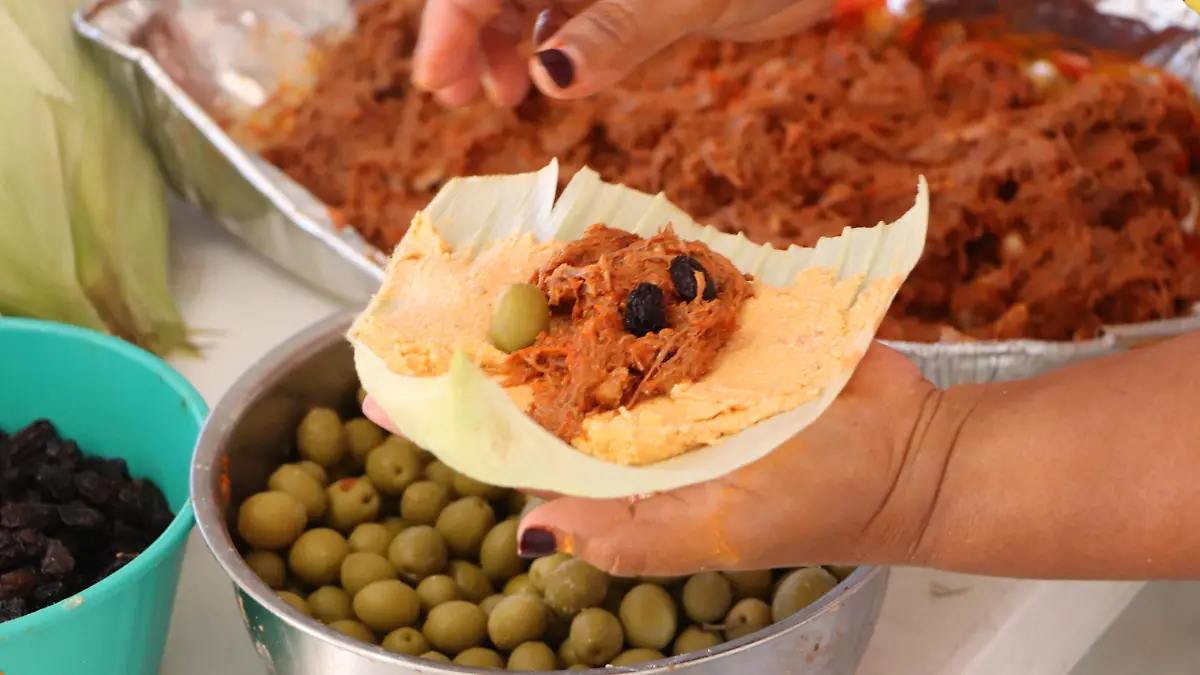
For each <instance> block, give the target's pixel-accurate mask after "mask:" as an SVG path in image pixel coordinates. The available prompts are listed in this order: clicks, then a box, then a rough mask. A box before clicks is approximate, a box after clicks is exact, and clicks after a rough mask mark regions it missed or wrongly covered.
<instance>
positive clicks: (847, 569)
mask: <svg viewBox="0 0 1200 675" xmlns="http://www.w3.org/2000/svg"><path fill="white" fill-rule="evenodd" d="M825 569H826V570H829V573H830V574H832V575H833V576H834V578H835V579H837V580H838V581H845V579H846V577H848V576H850V575H851V574H854V570H856V569H858V568H857V567H855V566H854V565H826V566H825Z"/></svg>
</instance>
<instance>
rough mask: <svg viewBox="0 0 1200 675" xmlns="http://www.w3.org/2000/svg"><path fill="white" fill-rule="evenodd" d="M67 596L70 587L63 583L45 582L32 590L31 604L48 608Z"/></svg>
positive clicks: (69, 592) (69, 593)
mask: <svg viewBox="0 0 1200 675" xmlns="http://www.w3.org/2000/svg"><path fill="white" fill-rule="evenodd" d="M69 595H71V587H70V586H69V585H68V584H67V583H66V582H65V581H47V582H45V583H41V584H38V585H37V587H36V588H34V589H33V602H34V604H35V605H37V606H38V607H48V606H50V605H53V604H54V603H56V602H58V601H59V600H65V599H66V598H67V596H69Z"/></svg>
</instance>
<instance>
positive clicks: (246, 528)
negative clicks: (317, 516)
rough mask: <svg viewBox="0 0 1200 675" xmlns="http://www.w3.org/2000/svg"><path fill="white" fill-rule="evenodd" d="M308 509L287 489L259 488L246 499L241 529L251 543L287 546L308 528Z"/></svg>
mask: <svg viewBox="0 0 1200 675" xmlns="http://www.w3.org/2000/svg"><path fill="white" fill-rule="evenodd" d="M307 522H308V511H307V510H306V509H305V508H304V504H303V503H302V502H301V501H300V500H299V499H296V498H295V497H293V496H292V495H290V494H288V493H286V492H275V491H271V492H259V493H258V494H256V495H251V496H250V497H249V498H248V499H246V501H244V502H242V506H241V508H239V509H238V519H237V530H238V534H240V535H241V536H242V539H244V540H246V543H247V544H250V546H251V547H253V548H257V549H262V550H267V551H273V550H278V549H281V548H286V547H287V546H288V545H290V544H291V543H292V542H294V541H296V538H297V537H299V536H300V534H301V533H303V532H304V526H305V524H306V523H307Z"/></svg>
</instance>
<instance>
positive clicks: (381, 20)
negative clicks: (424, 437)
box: [264, 0, 1200, 341]
mask: <svg viewBox="0 0 1200 675" xmlns="http://www.w3.org/2000/svg"><path fill="white" fill-rule="evenodd" d="M420 6H421V5H420V2H416V1H414V0H373V1H371V2H367V3H366V4H364V5H363V6H362V8H361V9H360V14H359V30H358V34H357V36H356V37H355V38H353V39H350V40H348V41H346V42H345V43H343V44H341V45H340V46H338V47H337V48H335V49H334V50H333V51H332V53H331V54H330V56H329V58H328V61H327V65H326V70H325V71H324V73H323V74H322V75H321V76H320V78H319V81H318V82H317V84H316V86H315V89H314V90H313V92H312V93H311V95H310V96H309V97H308V98H307V100H305V101H303V102H301V103H300V104H299V105H298V107H296V108H295V109H294V110H292V111H291V113H290V114H289V116H288V117H287V118H286V119H283V120H281V121H280V124H279V129H280V136H279V137H278V138H275V139H273V140H272V142H270V143H269V144H268V147H266V148H265V151H264V154H265V156H266V158H267V159H268V160H269V161H271V162H272V163H274V164H275V165H277V166H279V167H280V168H281V169H283V170H284V171H285V172H286V173H287V174H289V175H290V176H291V177H292V178H294V179H295V180H297V181H298V182H300V183H301V184H303V185H305V186H306V187H308V188H309V189H310V190H312V191H313V193H314V194H316V195H317V196H318V197H319V198H320V199H322V200H323V201H324V202H325V203H327V204H329V205H330V206H331V207H333V208H334V209H335V210H336V211H337V212H338V214H339V217H340V218H341V219H342V220H343V222H346V223H350V224H353V226H354V227H356V228H357V229H358V230H359V231H360V232H362V234H363V235H364V236H365V237H366V238H367V239H368V240H369V241H371V242H372V243H374V244H375V245H377V246H379V247H380V248H382V249H383V250H391V248H392V247H394V246H395V245H396V243H397V242H398V241H399V240H400V238H401V237H402V236H403V234H404V232H405V230H406V229H407V227H408V223H409V221H410V220H411V217H412V215H413V212H414V211H415V210H417V209H418V208H421V207H422V206H423V205H424V204H426V203H428V201H429V199H430V198H431V197H432V196H433V195H434V194H435V193H436V191H437V188H438V186H439V185H440V184H441V183H442V182H444V181H445V180H446V179H449V178H451V177H453V176H459V175H471V174H496V173H511V172H519V171H530V170H536V169H538V168H541V167H542V166H544V165H545V163H546V162H548V161H549V160H550V159H551V158H555V157H557V158H558V159H559V160H560V162H562V164H563V165H564V171H563V175H564V177H569V176H570V175H572V174H573V173H574V170H575V169H578V168H579V167H581V166H583V165H585V164H586V165H588V166H591V167H593V168H594V169H596V170H597V171H599V172H600V173H601V175H602V176H603V177H604V178H605V179H606V180H610V181H617V182H621V183H624V184H626V185H630V186H632V187H635V188H638V189H641V190H644V191H647V192H651V193H656V192H660V191H662V192H665V193H666V194H667V196H668V197H669V198H670V199H671V200H672V201H673V202H675V203H676V204H678V205H679V206H680V207H682V208H683V209H684V210H686V211H687V212H688V213H689V214H690V215H692V216H693V217H694V218H696V219H697V220H698V221H700V222H706V223H710V224H713V225H715V226H718V227H720V228H723V229H725V230H727V231H739V232H744V233H745V234H746V235H747V236H748V237H749V238H750V239H752V240H755V241H758V242H765V243H771V244H774V245H777V246H780V247H786V246H787V245H790V244H800V245H811V244H813V243H814V242H815V241H816V240H817V239H818V238H820V237H822V236H830V235H837V234H839V233H840V232H841V230H842V228H843V227H845V226H848V225H850V226H871V225H874V224H876V223H878V222H880V221H890V220H893V219H895V218H897V217H898V216H900V215H901V214H903V213H904V212H905V210H907V209H908V208H909V207H910V206H911V205H912V199H913V194H914V188H915V186H916V177H917V175H918V174H925V175H926V176H927V177H928V179H929V183H930V191H931V196H932V213H931V220H930V229H929V239H928V243H927V245H926V253H925V256H924V258H923V260H922V261H921V263H920V265H918V267H917V269H916V270H915V272H914V273H913V274H912V276H911V277H910V279H909V281H908V282H907V283H906V284H905V286H904V288H903V289H902V290H901V293H900V295H899V297H898V298H897V301H896V302H895V303H894V305H893V306H892V309H891V314H890V319H889V320H888V321H887V322H885V324H884V326H883V327H882V329H881V336H882V337H886V338H891V339H907V340H919V341H935V340H939V339H947V338H949V339H1009V338H1020V337H1028V338H1038V339H1048V340H1071V339H1080V338H1088V337H1092V336H1094V335H1095V334H1096V332H1097V330H1098V329H1099V328H1100V327H1101V326H1102V325H1106V324H1109V325H1111V324H1118V323H1134V322H1142V321H1148V320H1154V319H1163V318H1171V317H1175V316H1179V315H1181V314H1185V313H1187V312H1188V311H1189V310H1190V308H1191V306H1192V305H1193V303H1196V302H1198V301H1200V252H1198V251H1200V247H1198V246H1197V241H1196V238H1195V237H1194V236H1191V235H1188V234H1186V233H1185V232H1184V231H1183V229H1182V228H1181V227H1180V223H1181V221H1183V220H1185V219H1186V218H1188V215H1189V214H1190V213H1192V210H1193V208H1194V207H1195V205H1196V201H1195V200H1196V195H1195V190H1194V188H1193V184H1194V180H1195V177H1196V174H1198V173H1200V114H1198V113H1197V106H1196V104H1195V102H1194V101H1193V100H1192V98H1191V96H1190V94H1189V92H1188V91H1187V90H1186V88H1184V87H1183V86H1182V85H1180V83H1179V82H1178V81H1175V80H1173V79H1172V78H1170V77H1168V76H1165V75H1163V74H1161V73H1157V72H1156V71H1152V70H1149V69H1141V68H1138V67H1136V66H1134V65H1130V64H1124V63H1100V62H1099V61H1097V62H1096V65H1095V67H1090V68H1089V67H1074V69H1073V70H1072V69H1068V68H1065V66H1066V65H1069V64H1060V65H1063V66H1064V68H1059V69H1058V72H1060V73H1062V76H1061V77H1057V78H1050V79H1049V80H1047V78H1046V77H1044V76H1043V75H1039V74H1038V73H1039V71H1038V69H1036V68H1031V67H1030V60H1031V56H1030V54H1029V53H1027V50H1025V49H1024V48H1023V47H1020V46H1014V45H1013V44H1009V43H1007V42H1004V41H1003V40H1000V41H997V40H984V39H979V38H973V37H970V35H969V34H968V33H967V32H965V31H963V30H950V31H947V32H946V36H948V37H943V38H942V39H941V41H940V42H939V43H938V44H937V45H936V46H937V48H936V49H929V50H924V51H923V50H921V49H917V48H915V47H914V46H912V45H905V44H883V43H882V42H881V41H879V40H872V39H870V37H869V36H868V35H866V34H865V33H863V32H862V31H860V30H857V29H853V30H851V29H848V28H836V27H830V26H825V27H822V28H820V29H818V30H814V31H811V32H809V33H806V34H802V35H797V36H794V37H790V38H786V39H781V40H776V41H772V42H765V43H758V44H728V43H717V42H707V41H699V40H692V41H685V42H683V43H680V44H678V45H676V46H674V47H672V48H670V49H668V50H666V51H665V52H664V53H662V54H660V55H658V56H657V57H655V58H654V59H653V60H652V61H651V62H650V63H649V64H647V65H646V66H645V67H643V68H640V69H639V70H638V71H637V72H635V73H634V74H633V75H631V76H630V77H628V78H626V80H625V81H623V82H622V83H620V85H619V86H618V87H617V88H615V89H613V90H611V91H606V92H604V93H602V94H600V95H598V96H594V97H592V98H589V99H587V100H584V101H574V102H558V101H553V100H550V99H547V98H544V97H540V96H537V95H534V96H533V97H532V98H530V99H529V100H527V101H526V102H525V103H523V104H521V105H520V106H518V107H517V108H515V109H512V110H501V109H496V108H495V107H493V106H491V105H490V104H488V103H486V102H479V103H475V104H472V105H469V106H466V107H463V108H459V109H455V110H446V109H444V108H443V107H442V106H440V105H439V104H438V103H437V102H436V101H434V100H433V99H432V98H431V97H430V96H427V95H425V94H422V93H420V92H418V91H416V90H414V89H412V88H411V86H410V85H409V74H410V68H411V61H410V60H409V58H408V56H409V55H411V53H412V48H413V45H414V43H415V39H416V29H417V21H418V18H419V14H420ZM953 27H954V26H951V28H953ZM1039 58H1040V57H1039ZM1081 58H1082V57H1081ZM1077 60H1078V59H1077ZM1082 61H1083V63H1084V66H1086V65H1087V58H1082ZM1075 65H1076V66H1078V65H1079V64H1075ZM1068 70H1070V72H1069V73H1068Z"/></svg>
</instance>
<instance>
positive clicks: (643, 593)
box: [619, 584, 679, 649]
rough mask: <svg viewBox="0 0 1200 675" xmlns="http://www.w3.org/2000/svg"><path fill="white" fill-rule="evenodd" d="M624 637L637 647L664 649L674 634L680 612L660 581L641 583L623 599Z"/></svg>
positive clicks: (620, 613)
mask: <svg viewBox="0 0 1200 675" xmlns="http://www.w3.org/2000/svg"><path fill="white" fill-rule="evenodd" d="M619 615H620V617H621V626H622V627H623V628H624V630H625V637H626V639H627V640H629V644H630V645H632V646H634V647H643V648H647V649H665V648H666V647H667V645H669V644H671V640H672V639H673V638H674V637H675V631H676V629H677V628H678V626H679V612H678V610H677V609H676V607H675V600H674V599H673V598H672V597H671V594H670V593H668V592H667V591H666V590H665V589H663V587H662V586H659V585H658V584H638V585H637V586H634V587H633V588H632V589H630V591H629V592H628V593H626V594H625V598H624V599H622V600H621V608H620V610H619Z"/></svg>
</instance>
